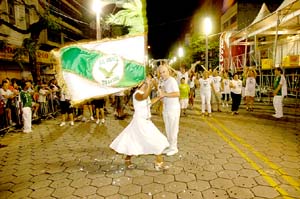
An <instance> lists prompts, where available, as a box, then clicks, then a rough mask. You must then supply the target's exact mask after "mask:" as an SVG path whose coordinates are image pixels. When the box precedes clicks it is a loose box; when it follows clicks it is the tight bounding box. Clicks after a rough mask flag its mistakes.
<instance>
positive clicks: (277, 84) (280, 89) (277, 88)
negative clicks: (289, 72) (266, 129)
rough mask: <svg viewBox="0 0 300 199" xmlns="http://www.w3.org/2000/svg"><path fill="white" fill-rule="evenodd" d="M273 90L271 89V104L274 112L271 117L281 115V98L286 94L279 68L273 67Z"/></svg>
mask: <svg viewBox="0 0 300 199" xmlns="http://www.w3.org/2000/svg"><path fill="white" fill-rule="evenodd" d="M274 73H275V79H274V86H273V88H274V90H273V96H274V97H273V106H274V109H275V114H274V115H273V117H275V118H282V117H283V104H282V101H283V98H284V96H286V95H287V84H286V80H285V77H284V75H283V74H282V69H281V68H275V71H274Z"/></svg>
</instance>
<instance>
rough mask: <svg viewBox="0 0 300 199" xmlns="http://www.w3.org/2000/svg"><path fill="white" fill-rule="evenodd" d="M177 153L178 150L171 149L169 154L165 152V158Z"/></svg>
mask: <svg viewBox="0 0 300 199" xmlns="http://www.w3.org/2000/svg"><path fill="white" fill-rule="evenodd" d="M176 153H178V149H171V150H170V151H169V152H167V156H172V155H175V154H176Z"/></svg>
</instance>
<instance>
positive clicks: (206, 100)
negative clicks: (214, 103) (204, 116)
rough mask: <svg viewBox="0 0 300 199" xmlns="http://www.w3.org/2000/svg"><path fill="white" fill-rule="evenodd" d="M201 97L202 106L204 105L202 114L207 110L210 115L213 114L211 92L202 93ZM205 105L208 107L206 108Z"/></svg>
mask: <svg viewBox="0 0 300 199" xmlns="http://www.w3.org/2000/svg"><path fill="white" fill-rule="evenodd" d="M200 96H201V104H202V106H201V111H202V113H205V108H207V112H208V113H211V103H210V100H211V92H201V94H200ZM205 105H206V106H207V107H205Z"/></svg>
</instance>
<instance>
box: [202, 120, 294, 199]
mask: <svg viewBox="0 0 300 199" xmlns="http://www.w3.org/2000/svg"><path fill="white" fill-rule="evenodd" d="M203 120H204V121H205V122H206V123H207V124H208V125H209V127H210V128H211V129H213V130H214V131H215V132H216V133H217V134H218V135H219V136H220V137H221V138H222V139H223V140H224V141H225V142H227V143H228V144H229V145H230V146H231V147H232V148H233V149H234V150H236V151H237V152H238V153H239V154H240V155H241V156H242V157H243V158H244V159H245V160H246V161H247V162H249V164H250V165H251V166H252V167H253V168H254V169H256V170H257V171H258V172H259V173H260V174H261V176H262V177H263V178H264V179H265V180H266V182H267V183H268V184H269V185H270V186H272V187H273V188H274V189H275V190H277V191H278V192H279V193H280V194H281V195H282V197H283V198H284V199H289V198H291V197H289V196H288V193H287V192H286V191H285V190H284V189H282V188H281V187H280V186H279V185H278V184H277V183H276V182H275V181H274V180H273V178H272V177H270V176H269V175H268V174H267V173H266V172H264V171H263V170H262V169H260V168H259V166H258V165H257V164H256V163H255V162H254V161H253V160H251V159H250V158H249V157H248V156H247V155H246V154H245V153H244V152H243V151H242V150H241V149H239V148H238V147H237V146H236V145H235V144H234V143H233V142H231V141H230V140H229V139H228V138H227V137H226V136H225V135H224V134H223V133H222V132H221V131H220V130H219V129H217V128H216V127H214V126H213V125H212V124H211V123H210V122H209V121H207V119H203Z"/></svg>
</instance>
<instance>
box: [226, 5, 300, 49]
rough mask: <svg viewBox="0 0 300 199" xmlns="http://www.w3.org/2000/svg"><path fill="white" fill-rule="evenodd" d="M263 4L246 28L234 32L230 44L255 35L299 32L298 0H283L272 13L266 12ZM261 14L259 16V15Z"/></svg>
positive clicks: (299, 11) (299, 9)
mask: <svg viewBox="0 0 300 199" xmlns="http://www.w3.org/2000/svg"><path fill="white" fill-rule="evenodd" d="M264 9H266V8H264V5H263V6H262V8H261V11H260V12H259V13H258V15H257V17H256V18H255V20H254V21H253V22H252V23H251V24H250V25H249V26H247V27H246V28H244V29H242V30H240V31H238V32H236V33H234V34H233V35H232V37H233V38H237V39H236V40H235V41H234V42H233V43H232V44H231V45H239V42H241V41H243V40H245V39H247V38H249V37H252V36H255V35H276V34H278V35H285V34H286V35H290V34H300V1H299V0H285V1H283V2H282V4H281V5H280V6H279V7H278V8H277V10H276V11H274V12H273V13H270V14H267V15H266V16H263V13H264V12H265V13H267V11H266V10H264ZM259 15H261V16H259Z"/></svg>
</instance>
